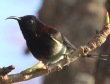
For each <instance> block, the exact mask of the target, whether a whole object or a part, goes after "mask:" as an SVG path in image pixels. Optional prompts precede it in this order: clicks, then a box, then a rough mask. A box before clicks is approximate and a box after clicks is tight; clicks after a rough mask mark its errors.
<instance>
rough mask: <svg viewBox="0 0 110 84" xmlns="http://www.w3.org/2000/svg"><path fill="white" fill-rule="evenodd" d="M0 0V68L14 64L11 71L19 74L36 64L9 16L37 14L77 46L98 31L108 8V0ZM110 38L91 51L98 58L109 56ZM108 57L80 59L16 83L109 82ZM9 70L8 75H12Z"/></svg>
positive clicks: (104, 83)
mask: <svg viewBox="0 0 110 84" xmlns="http://www.w3.org/2000/svg"><path fill="white" fill-rule="evenodd" d="M105 2H106V0H29V1H26V0H19V1H18V0H10V1H6V0H1V2H0V9H1V13H0V24H1V25H0V28H1V31H0V39H1V40H0V47H1V48H0V51H1V53H0V56H1V59H0V62H1V63H0V67H4V66H9V65H14V66H15V67H16V69H15V70H13V71H12V72H11V73H18V72H20V71H22V70H25V69H26V68H28V67H31V66H32V65H34V64H36V63H37V60H36V59H35V58H34V57H33V56H32V55H31V54H29V53H28V49H27V47H26V44H25V40H24V39H23V36H22V33H21V31H20V29H19V25H18V23H17V21H15V20H5V18H7V17H9V16H24V15H30V14H31V15H36V16H37V17H38V18H39V19H40V20H42V21H43V22H44V23H46V24H48V25H51V26H55V27H57V29H58V30H59V31H61V32H62V33H63V34H64V35H65V36H66V37H67V38H68V39H69V40H70V41H71V42H72V43H73V44H74V45H75V46H76V47H79V46H80V45H83V44H86V43H87V42H88V41H89V40H90V39H92V38H93V37H94V36H95V35H96V30H97V31H100V30H101V29H102V27H103V26H104V21H105V11H104V10H105V6H106V7H107V9H108V10H109V11H110V5H109V4H110V1H109V0H108V1H107V2H106V3H105ZM109 38H110V37H108V39H107V41H106V43H104V44H103V45H102V46H101V47H99V48H98V49H96V50H94V51H93V52H91V53H93V54H98V57H97V58H101V56H102V55H103V54H107V55H110V52H109V48H110V44H109V43H110V40H109ZM106 59H107V60H106V61H104V60H100V59H93V58H80V59H78V60H76V61H75V62H73V63H72V64H70V66H66V67H64V69H63V70H61V71H59V72H54V73H51V74H49V75H46V76H45V77H44V76H43V77H37V78H34V79H32V80H29V81H25V82H20V83H16V84H110V68H109V67H110V57H109V56H108V57H107V58H106ZM11 73H10V74H11Z"/></svg>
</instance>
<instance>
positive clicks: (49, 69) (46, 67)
mask: <svg viewBox="0 0 110 84" xmlns="http://www.w3.org/2000/svg"><path fill="white" fill-rule="evenodd" d="M44 69H47V70H48V73H50V72H51V68H50V67H49V65H48V64H46V65H45V66H44Z"/></svg>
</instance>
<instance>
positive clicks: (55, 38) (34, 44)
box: [7, 15, 76, 64]
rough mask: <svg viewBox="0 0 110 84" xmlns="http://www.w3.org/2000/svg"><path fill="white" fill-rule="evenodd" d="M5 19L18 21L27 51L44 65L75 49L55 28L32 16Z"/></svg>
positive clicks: (58, 59)
mask: <svg viewBox="0 0 110 84" xmlns="http://www.w3.org/2000/svg"><path fill="white" fill-rule="evenodd" d="M7 19H15V20H17V21H18V23H19V26H20V29H21V31H22V34H23V36H24V39H25V40H26V43H27V46H28V48H29V50H30V51H31V53H32V54H33V56H34V57H35V58H37V59H38V60H40V61H42V62H43V63H44V64H45V63H46V64H53V63H56V62H58V61H60V60H61V59H63V58H64V56H67V55H68V54H71V53H73V52H74V50H75V49H76V48H75V47H74V46H73V45H72V44H71V43H70V42H69V41H68V40H67V39H66V37H65V36H64V35H62V34H61V33H60V32H59V31H57V30H56V28H52V27H50V26H48V25H46V24H44V23H43V22H41V21H40V20H39V19H38V18H36V17H35V16H33V15H26V16H23V17H17V16H11V17H8V18H7Z"/></svg>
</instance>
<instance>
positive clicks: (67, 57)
mask: <svg viewBox="0 0 110 84" xmlns="http://www.w3.org/2000/svg"><path fill="white" fill-rule="evenodd" d="M63 55H64V59H66V60H67V62H68V64H69V63H70V58H69V56H68V55H67V54H63Z"/></svg>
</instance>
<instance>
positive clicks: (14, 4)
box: [0, 0, 42, 84]
mask: <svg viewBox="0 0 110 84" xmlns="http://www.w3.org/2000/svg"><path fill="white" fill-rule="evenodd" d="M41 5H42V0H0V11H1V12H0V67H4V66H9V65H14V66H15V70H13V71H12V72H11V73H13V74H14V73H19V72H20V71H22V70H25V69H26V68H28V67H31V66H33V65H34V64H36V63H37V60H36V59H35V58H34V57H33V56H32V55H31V54H30V56H25V54H24V51H23V50H24V49H25V47H26V46H25V40H24V38H23V36H22V33H21V31H20V29H19V25H18V23H17V21H15V20H5V19H6V18H7V17H9V16H24V15H30V14H31V15H36V14H37V12H38V11H39V9H40V7H41ZM11 73H10V74H11ZM17 84H41V77H38V78H34V79H32V80H29V81H26V82H21V83H17Z"/></svg>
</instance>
